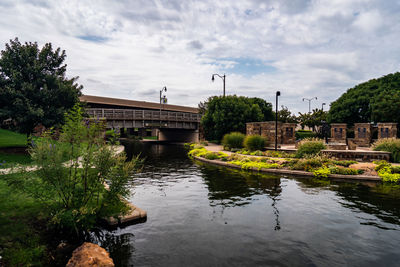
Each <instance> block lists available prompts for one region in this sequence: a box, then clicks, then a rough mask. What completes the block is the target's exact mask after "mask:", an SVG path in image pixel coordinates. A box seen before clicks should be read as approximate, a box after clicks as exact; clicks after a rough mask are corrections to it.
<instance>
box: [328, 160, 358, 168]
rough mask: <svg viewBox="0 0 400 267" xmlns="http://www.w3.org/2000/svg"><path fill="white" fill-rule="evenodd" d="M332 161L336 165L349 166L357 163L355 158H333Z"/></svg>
mask: <svg viewBox="0 0 400 267" xmlns="http://www.w3.org/2000/svg"><path fill="white" fill-rule="evenodd" d="M332 163H333V164H335V165H339V166H343V167H349V166H350V165H351V164H356V163H357V161H354V160H332Z"/></svg>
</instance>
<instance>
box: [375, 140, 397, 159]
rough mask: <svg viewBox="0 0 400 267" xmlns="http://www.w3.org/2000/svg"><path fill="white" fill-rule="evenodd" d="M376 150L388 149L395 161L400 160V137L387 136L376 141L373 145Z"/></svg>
mask: <svg viewBox="0 0 400 267" xmlns="http://www.w3.org/2000/svg"><path fill="white" fill-rule="evenodd" d="M372 149H373V150H374V151H387V152H391V153H392V155H391V160H392V161H393V162H400V139H396V138H385V139H380V140H378V141H376V142H375V143H374V144H373V145H372Z"/></svg>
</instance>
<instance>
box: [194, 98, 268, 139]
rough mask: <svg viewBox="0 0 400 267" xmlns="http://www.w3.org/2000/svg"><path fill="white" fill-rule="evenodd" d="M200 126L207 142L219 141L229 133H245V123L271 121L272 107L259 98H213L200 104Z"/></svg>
mask: <svg viewBox="0 0 400 267" xmlns="http://www.w3.org/2000/svg"><path fill="white" fill-rule="evenodd" d="M202 107H203V108H204V109H205V111H203V112H204V116H203V117H202V119H201V124H202V126H203V129H204V135H205V137H206V139H207V140H221V139H222V137H223V135H224V134H226V133H229V132H242V133H245V132H246V123H247V122H256V121H266V120H272V119H273V114H272V105H271V104H270V103H268V102H266V101H264V100H263V99H260V98H248V97H244V96H236V95H230V96H225V97H222V96H213V97H210V98H208V99H207V101H206V102H205V103H202Z"/></svg>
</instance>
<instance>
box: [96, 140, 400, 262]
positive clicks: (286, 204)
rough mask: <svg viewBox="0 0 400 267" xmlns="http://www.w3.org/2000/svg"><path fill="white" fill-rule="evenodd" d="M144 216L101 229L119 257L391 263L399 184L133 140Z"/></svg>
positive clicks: (396, 258)
mask: <svg viewBox="0 0 400 267" xmlns="http://www.w3.org/2000/svg"><path fill="white" fill-rule="evenodd" d="M126 151H127V154H128V155H132V154H135V153H138V152H141V156H142V157H145V158H146V160H145V167H144V168H143V170H142V172H140V173H138V174H135V175H134V182H133V185H132V193H133V194H132V197H131V198H130V201H131V202H132V203H134V204H135V205H137V206H139V207H141V208H142V209H145V210H146V211H147V213H148V219H147V221H146V222H145V223H141V224H135V225H130V226H127V227H124V228H122V229H117V230H114V231H110V232H105V237H104V240H103V241H102V242H100V244H101V245H102V246H104V247H105V248H106V249H107V250H108V251H110V254H111V257H112V258H113V259H114V262H115V263H116V265H117V266H338V265H351V266H376V265H379V266H399V264H400V253H399V245H400V189H399V187H389V186H382V185H374V184H356V183H344V182H330V181H322V180H317V179H310V178H290V177H286V176H284V175H270V174H268V175H261V174H254V173H246V172H243V171H239V170H232V169H227V168H223V167H216V166H209V165H205V164H202V163H198V162H194V161H192V160H190V159H188V158H187V156H186V151H185V150H184V148H183V147H182V146H177V145H157V144H151V143H147V144H137V143H136V144H135V145H130V146H128V147H126Z"/></svg>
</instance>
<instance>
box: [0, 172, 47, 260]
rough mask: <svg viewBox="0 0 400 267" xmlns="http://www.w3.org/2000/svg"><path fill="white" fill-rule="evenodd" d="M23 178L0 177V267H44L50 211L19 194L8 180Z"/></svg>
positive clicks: (13, 175) (15, 176) (15, 175)
mask: <svg viewBox="0 0 400 267" xmlns="http://www.w3.org/2000/svg"><path fill="white" fill-rule="evenodd" d="M18 175H19V174H8V175H2V176H0V177H1V179H0V211H1V216H0V233H1V234H0V255H1V256H2V258H1V259H0V265H1V266H3V265H2V264H4V266H40V265H42V264H43V262H44V260H45V259H44V254H45V250H46V244H45V241H44V240H42V238H41V236H40V231H42V229H41V228H42V223H41V220H43V218H45V216H46V214H44V212H45V211H46V210H45V209H43V207H42V205H41V203H39V202H37V201H35V200H34V199H32V198H30V197H29V196H27V195H26V194H24V193H18V194H16V193H15V190H14V188H13V187H11V186H9V185H7V183H6V181H7V180H11V181H12V180H17V179H18V178H17V176H18Z"/></svg>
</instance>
